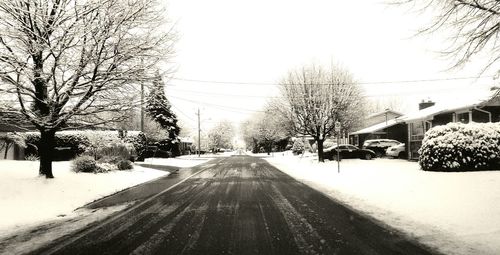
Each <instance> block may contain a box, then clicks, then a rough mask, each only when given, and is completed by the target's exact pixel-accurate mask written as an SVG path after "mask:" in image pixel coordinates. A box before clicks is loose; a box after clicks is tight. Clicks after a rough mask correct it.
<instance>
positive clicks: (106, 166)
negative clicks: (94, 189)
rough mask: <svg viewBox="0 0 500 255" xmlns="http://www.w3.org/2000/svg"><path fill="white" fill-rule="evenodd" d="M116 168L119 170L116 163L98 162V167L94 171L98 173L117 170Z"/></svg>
mask: <svg viewBox="0 0 500 255" xmlns="http://www.w3.org/2000/svg"><path fill="white" fill-rule="evenodd" d="M115 170H118V167H117V166H116V165H115V164H111V163H100V162H98V163H97V168H96V170H95V171H94V173H96V174H97V173H107V172H110V171H115Z"/></svg>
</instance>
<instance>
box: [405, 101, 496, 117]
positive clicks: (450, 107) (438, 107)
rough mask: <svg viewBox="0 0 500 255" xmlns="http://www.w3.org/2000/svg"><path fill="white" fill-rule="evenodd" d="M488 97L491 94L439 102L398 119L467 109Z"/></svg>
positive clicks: (478, 104)
mask: <svg viewBox="0 0 500 255" xmlns="http://www.w3.org/2000/svg"><path fill="white" fill-rule="evenodd" d="M490 99H492V95H491V94H489V95H486V96H483V97H479V98H465V99H463V98H462V99H457V100H454V101H450V102H446V103H444V102H439V103H436V104H435V105H433V106H431V107H428V108H425V109H422V110H419V111H415V112H411V113H409V114H406V115H404V116H401V117H400V118H399V119H400V120H402V121H404V122H411V121H415V120H425V119H428V118H430V117H432V116H435V115H438V114H440V113H445V112H454V111H459V110H461V109H469V108H472V107H476V106H480V105H481V104H483V103H487V102H488V101H489V100H490Z"/></svg>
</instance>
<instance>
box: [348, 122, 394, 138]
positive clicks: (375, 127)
mask: <svg viewBox="0 0 500 255" xmlns="http://www.w3.org/2000/svg"><path fill="white" fill-rule="evenodd" d="M398 123H401V121H400V120H399V119H391V120H388V121H387V122H385V121H384V122H382V123H378V124H375V125H373V126H369V127H367V128H363V129H361V130H358V131H356V132H352V133H351V135H359V134H369V133H373V132H377V131H379V130H382V129H384V128H388V127H392V126H394V125H396V124H398Z"/></svg>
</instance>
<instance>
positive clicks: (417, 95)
mask: <svg viewBox="0 0 500 255" xmlns="http://www.w3.org/2000/svg"><path fill="white" fill-rule="evenodd" d="M362 2H363V3H361V1H340V0H335V1H333V0H308V1H306V0H295V1H290V0H273V1H269V0H268V1H264V0H254V1H235V0H231V1H230V0H212V1H202V0H169V1H168V2H167V8H168V9H167V11H168V14H169V18H170V19H171V20H172V21H173V22H176V30H177V31H178V33H179V41H178V42H177V46H176V52H177V53H176V57H175V59H174V62H175V64H176V67H177V72H176V73H175V77H176V78H182V79H192V80H204V81H222V82H234V81H237V82H245V83H252V82H255V83H278V81H279V80H280V78H281V77H283V76H284V75H285V74H286V73H287V71H289V70H290V69H293V68H297V67H300V66H301V65H305V64H309V63H311V62H314V63H319V64H324V65H329V64H330V63H331V62H333V63H340V64H342V65H343V66H344V67H346V68H348V69H349V70H350V71H351V72H352V73H353V74H354V76H355V78H356V80H358V81H359V82H362V83H367V82H379V81H407V80H425V79H442V78H453V77H471V76H472V77H473V76H477V75H478V74H479V68H476V67H477V66H478V65H476V64H474V63H473V64H471V65H470V66H468V67H467V68H466V70H454V71H445V70H446V69H447V68H448V67H450V62H449V61H448V60H445V59H442V58H441V57H440V56H439V54H437V53H436V51H437V50H442V49H443V46H444V44H443V35H441V34H440V35H435V36H433V37H430V36H428V37H413V35H414V33H415V31H416V30H417V29H418V28H420V27H422V26H423V25H425V24H427V21H428V18H426V17H424V16H421V15H418V14H416V13H414V12H409V11H408V10H407V9H405V8H401V7H395V6H388V5H385V4H384V3H383V1H381V0H364V1H362ZM473 66H474V67H473ZM483 75H485V76H487V75H491V72H490V73H484V74H483ZM494 82H495V81H493V80H492V79H489V78H488V79H479V80H454V81H438V82H418V83H395V84H373V83H371V84H363V88H364V89H365V95H366V96H367V97H368V98H372V99H373V98H382V99H384V98H385V99H387V98H391V97H394V96H399V97H400V102H401V103H402V106H401V109H403V110H405V111H408V110H414V109H415V108H416V107H417V103H418V102H419V101H420V100H421V99H427V98H429V99H432V100H434V101H445V100H457V99H459V98H460V97H463V96H470V95H472V94H476V93H477V92H480V91H484V90H485V88H488V87H489V86H491V85H493V83H494ZM168 84H169V86H168V87H167V96H168V97H169V99H170V100H171V103H172V104H173V105H174V111H175V112H176V113H177V115H178V116H179V118H180V119H181V121H183V122H185V123H186V125H187V126H188V127H190V128H192V129H193V130H195V129H196V121H195V120H196V115H195V113H196V109H197V108H198V107H200V109H201V113H202V120H204V121H202V128H203V129H205V130H207V129H208V128H209V127H211V126H212V125H213V123H214V122H217V121H219V120H222V119H227V120H230V121H234V122H235V123H238V122H241V121H243V120H245V119H247V118H248V117H249V116H250V114H251V113H252V111H251V110H260V109H261V107H262V106H263V105H264V103H265V101H266V97H272V96H277V88H276V86H269V85H242V84H239V85H238V84H220V83H210V82H192V81H181V80H175V79H174V80H171V81H169V82H168ZM377 96H378V97H377ZM249 110H250V111H249ZM208 119H210V120H208Z"/></svg>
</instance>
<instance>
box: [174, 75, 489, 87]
mask: <svg viewBox="0 0 500 255" xmlns="http://www.w3.org/2000/svg"><path fill="white" fill-rule="evenodd" d="M483 78H494V76H468V77H449V78H434V79H415V80H399V81H359V82H352V83H344V84H346V85H352V84H359V85H376V84H407V83H418V82H436V81H456V80H472V79H483ZM168 79H170V80H177V81H186V82H197V83H212V84H226V85H259V86H279V85H282V84H280V83H275V82H246V81H219V80H202V79H189V78H182V77H168ZM314 85H318V86H329V85H332V84H331V83H316V84H314Z"/></svg>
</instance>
